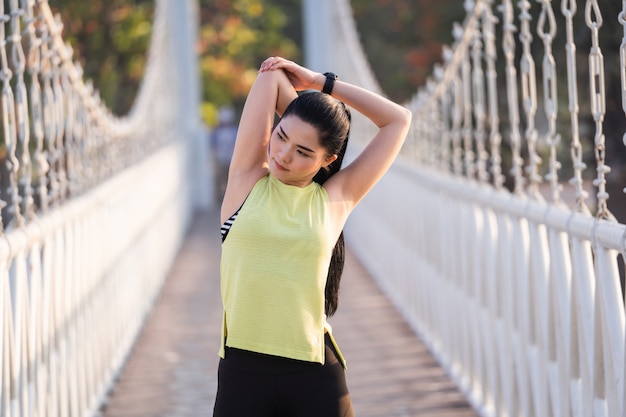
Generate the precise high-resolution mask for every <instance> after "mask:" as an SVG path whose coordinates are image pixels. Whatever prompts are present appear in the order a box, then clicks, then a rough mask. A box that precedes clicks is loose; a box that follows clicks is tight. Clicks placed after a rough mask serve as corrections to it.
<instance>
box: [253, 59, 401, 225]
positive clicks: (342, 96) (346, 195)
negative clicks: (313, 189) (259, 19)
mask: <svg viewBox="0 0 626 417" xmlns="http://www.w3.org/2000/svg"><path fill="white" fill-rule="evenodd" d="M281 69H282V70H283V71H284V73H285V74H286V75H287V78H288V79H289V81H290V82H291V84H292V85H293V86H294V88H295V89H296V90H306V89H314V90H321V89H322V88H323V87H324V83H325V81H326V77H325V76H324V75H322V74H320V73H317V72H314V71H311V70H308V69H307V68H304V67H302V66H300V65H298V64H296V63H294V62H291V61H288V60H285V59H283V58H277V59H275V60H272V61H270V60H268V61H265V62H264V64H263V65H262V66H261V71H266V72H273V71H274V70H281ZM332 96H333V97H335V98H337V99H339V100H341V101H343V102H344V103H345V104H346V105H348V106H349V107H352V108H353V109H355V110H356V111H358V112H359V113H361V114H363V115H364V116H365V117H367V118H368V119H370V120H371V121H372V122H373V123H374V124H375V125H376V126H377V127H378V129H379V130H378V133H377V134H376V135H375V136H374V137H373V138H372V140H371V141H370V142H369V144H368V145H367V146H366V148H365V149H364V150H363V152H361V154H360V155H359V156H358V157H357V158H356V159H355V160H354V161H353V162H352V163H351V164H350V165H349V166H347V167H345V168H344V169H342V170H341V171H339V172H338V173H337V174H335V175H333V176H332V177H331V178H330V179H329V180H328V181H327V182H325V183H324V188H326V190H327V191H328V194H329V197H330V198H331V201H333V202H335V203H340V204H341V205H342V206H343V211H345V212H346V213H348V212H350V211H351V210H352V208H353V207H354V206H355V205H356V204H357V203H358V202H359V201H360V200H361V199H362V198H363V197H364V196H365V194H367V192H368V191H369V190H370V189H371V188H372V187H373V186H374V184H376V182H378V180H380V178H381V177H382V176H383V174H384V173H385V172H386V171H387V170H388V169H389V167H390V166H391V164H392V163H393V161H394V159H395V158H396V156H397V155H398V152H399V151H400V148H401V147H402V144H403V143H404V140H405V138H406V135H407V132H408V130H409V125H410V123H411V112H410V111H409V110H408V109H406V108H404V107H402V106H400V105H398V104H396V103H394V102H392V101H390V100H388V99H386V98H384V97H382V96H380V95H378V94H375V93H373V92H371V91H368V90H366V89H363V88H361V87H357V86H355V85H352V84H349V83H346V82H342V81H339V80H337V81H335V84H334V87H333V90H332Z"/></svg>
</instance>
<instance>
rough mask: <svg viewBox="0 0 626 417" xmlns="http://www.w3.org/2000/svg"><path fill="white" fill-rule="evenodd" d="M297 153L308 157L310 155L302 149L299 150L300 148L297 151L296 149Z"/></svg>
mask: <svg viewBox="0 0 626 417" xmlns="http://www.w3.org/2000/svg"><path fill="white" fill-rule="evenodd" d="M298 153H299V154H300V155H302V156H304V157H305V158H310V157H311V155H309V154H308V153H306V152H304V151H300V150H299V151H298Z"/></svg>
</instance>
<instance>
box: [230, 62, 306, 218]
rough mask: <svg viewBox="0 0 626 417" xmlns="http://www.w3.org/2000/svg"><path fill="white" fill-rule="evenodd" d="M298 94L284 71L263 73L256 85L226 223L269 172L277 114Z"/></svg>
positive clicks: (239, 142) (244, 120)
mask: <svg viewBox="0 0 626 417" xmlns="http://www.w3.org/2000/svg"><path fill="white" fill-rule="evenodd" d="M296 96H297V93H296V91H295V90H294V88H293V87H292V85H291V83H290V81H289V79H288V78H287V76H286V75H285V73H284V72H283V71H272V72H261V73H259V75H258V77H257V79H256V81H255V82H254V85H253V86H252V88H251V90H250V93H249V94H248V98H247V99H246V104H245V105H244V108H243V112H242V114H241V119H240V123H239V128H238V130H237V139H236V141H235V148H234V151H233V157H232V159H231V163H230V169H229V172H228V184H227V187H226V193H225V195H224V200H223V201H222V209H221V219H222V222H223V221H225V220H226V219H227V218H228V217H230V216H231V215H232V214H233V213H234V212H235V211H236V210H237V209H238V208H239V207H240V206H241V204H243V202H244V200H245V198H246V196H247V195H248V194H249V193H250V190H251V189H252V187H253V186H254V184H255V183H256V182H257V181H258V180H259V179H260V178H261V177H263V176H264V175H266V174H267V171H268V167H267V146H268V143H269V139H270V134H271V131H272V127H273V125H274V116H275V114H276V113H278V114H279V115H281V114H282V113H283V111H284V110H285V108H286V107H287V105H288V104H289V103H290V102H291V101H292V100H293V99H294V98H295V97H296Z"/></svg>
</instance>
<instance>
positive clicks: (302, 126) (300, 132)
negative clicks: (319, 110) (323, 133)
mask: <svg viewBox="0 0 626 417" xmlns="http://www.w3.org/2000/svg"><path fill="white" fill-rule="evenodd" d="M276 129H277V131H278V132H279V133H281V134H286V135H287V136H288V138H289V140H290V141H293V142H295V143H296V144H301V145H304V146H307V147H309V148H311V149H318V148H321V145H320V141H319V134H318V132H317V129H315V127H313V125H311V124H310V123H306V122H304V121H302V119H300V118H299V117H296V116H287V117H284V118H283V119H281V121H280V123H278V126H277V127H276Z"/></svg>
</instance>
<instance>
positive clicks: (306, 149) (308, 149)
mask: <svg viewBox="0 0 626 417" xmlns="http://www.w3.org/2000/svg"><path fill="white" fill-rule="evenodd" d="M278 128H279V129H280V131H281V133H282V134H283V136H284V137H286V138H287V139H289V136H288V135H287V133H285V130H284V129H283V127H282V126H278ZM296 146H297V147H298V148H301V149H304V150H305V151H307V152H311V153H315V151H314V150H313V149H310V148H307V147H306V146H302V145H298V144H296Z"/></svg>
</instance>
